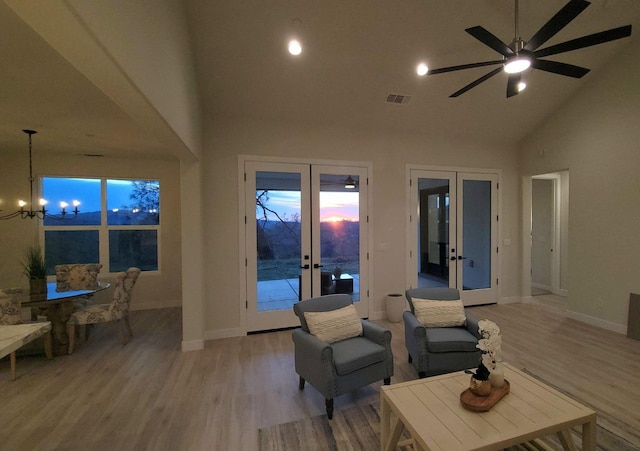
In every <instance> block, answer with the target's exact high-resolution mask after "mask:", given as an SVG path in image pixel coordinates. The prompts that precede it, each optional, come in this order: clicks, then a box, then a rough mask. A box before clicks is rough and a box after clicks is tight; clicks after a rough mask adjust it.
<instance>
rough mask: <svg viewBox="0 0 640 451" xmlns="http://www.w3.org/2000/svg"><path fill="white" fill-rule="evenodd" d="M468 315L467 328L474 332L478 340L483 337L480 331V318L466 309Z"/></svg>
mask: <svg viewBox="0 0 640 451" xmlns="http://www.w3.org/2000/svg"><path fill="white" fill-rule="evenodd" d="M464 314H465V316H466V317H467V330H468V331H469V332H471V333H472V334H473V336H474V337H476V338H477V339H478V340H479V339H480V338H482V337H481V336H480V332H479V331H478V318H476V317H475V316H474V315H473V314H471V313H469V312H468V311H467V310H466V309H465V312H464Z"/></svg>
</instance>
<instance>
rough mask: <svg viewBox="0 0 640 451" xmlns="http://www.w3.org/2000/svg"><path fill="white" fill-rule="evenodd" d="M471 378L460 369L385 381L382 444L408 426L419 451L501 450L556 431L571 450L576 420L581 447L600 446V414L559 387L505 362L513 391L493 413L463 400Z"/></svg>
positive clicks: (393, 442)
mask: <svg viewBox="0 0 640 451" xmlns="http://www.w3.org/2000/svg"><path fill="white" fill-rule="evenodd" d="M469 378H470V376H469V375H468V374H465V373H464V372H462V371H461V372H457V373H450V374H443V375H440V376H434V377H429V378H425V379H419V380H416V381H411V382H404V383H401V384H395V385H385V386H382V387H381V391H380V403H381V405H380V423H381V424H380V426H381V428H380V444H381V449H383V450H393V449H395V448H396V446H398V445H405V444H406V443H400V444H398V440H399V438H400V435H401V434H402V431H403V429H405V428H406V429H407V430H408V432H409V434H410V435H411V439H410V440H409V442H412V443H413V444H414V447H415V448H416V449H418V450H443V451H453V450H471V449H474V450H498V449H502V448H505V447H508V446H514V445H517V444H520V443H524V442H527V441H529V440H532V439H534V438H536V437H542V436H545V435H549V434H554V433H557V434H558V437H559V439H560V441H561V443H562V445H563V447H564V448H565V449H569V450H572V449H575V448H574V445H573V442H572V439H571V435H570V434H569V432H568V429H569V428H570V427H572V426H577V425H581V426H582V449H583V450H595V449H596V413H595V412H594V411H593V410H591V409H589V408H587V407H585V406H583V405H582V404H580V403H579V402H577V401H574V400H573V399H571V398H569V397H567V396H565V395H563V394H562V393H560V392H559V391H557V390H555V389H554V388H552V387H550V386H548V385H546V384H544V383H542V382H540V381H538V380H536V379H534V378H533V377H531V376H529V375H527V374H525V373H523V372H522V371H520V370H518V369H516V368H514V367H513V366H511V365H508V364H505V378H506V379H507V380H509V382H510V384H511V391H510V393H509V394H507V395H506V396H505V397H504V398H502V399H501V400H500V401H498V403H497V404H496V405H495V406H493V408H491V410H489V411H488V412H472V411H470V410H467V409H465V408H464V407H463V406H462V405H461V403H460V393H462V392H463V391H464V390H465V389H466V388H468V387H469ZM391 412H393V414H394V415H395V417H396V418H397V421H396V423H395V425H392V424H391Z"/></svg>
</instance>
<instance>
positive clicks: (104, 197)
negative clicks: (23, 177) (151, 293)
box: [42, 177, 160, 275]
mask: <svg viewBox="0 0 640 451" xmlns="http://www.w3.org/2000/svg"><path fill="white" fill-rule="evenodd" d="M42 194H43V197H44V198H45V199H47V201H48V203H47V210H48V211H49V213H50V214H51V216H47V217H46V218H45V219H44V221H43V223H44V249H45V257H46V260H47V273H48V274H49V275H53V274H55V266H56V265H59V264H65V263H96V262H99V263H102V265H103V268H105V269H107V271H108V272H119V271H124V270H126V269H127V268H129V267H131V266H136V267H138V268H140V269H142V270H143V271H157V270H158V237H159V234H160V183H159V182H158V181H157V180H121V179H104V178H68V177H43V178H42ZM78 202H79V204H78V211H79V212H78V214H77V216H75V217H74V215H73V209H74V204H77V203H78ZM63 209H64V210H63ZM62 211H65V212H66V213H67V214H66V215H62V214H61V213H62Z"/></svg>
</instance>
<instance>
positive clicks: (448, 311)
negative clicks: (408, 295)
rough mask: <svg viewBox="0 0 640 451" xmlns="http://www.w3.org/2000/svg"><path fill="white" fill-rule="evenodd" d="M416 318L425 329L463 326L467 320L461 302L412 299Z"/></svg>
mask: <svg viewBox="0 0 640 451" xmlns="http://www.w3.org/2000/svg"><path fill="white" fill-rule="evenodd" d="M411 301H412V302H413V308H414V310H415V315H416V318H418V321H420V322H421V323H422V325H423V326H426V327H456V326H464V325H465V324H466V322H467V318H466V316H465V314H464V305H463V304H462V301H461V300H457V301H435V300H431V299H420V298H413V299H412V300H411Z"/></svg>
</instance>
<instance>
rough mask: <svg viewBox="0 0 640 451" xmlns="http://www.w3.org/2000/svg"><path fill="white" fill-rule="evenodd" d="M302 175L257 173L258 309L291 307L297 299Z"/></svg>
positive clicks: (298, 289) (298, 290)
mask: <svg viewBox="0 0 640 451" xmlns="http://www.w3.org/2000/svg"><path fill="white" fill-rule="evenodd" d="M300 188H301V178H300V174H299V173H287V172H266V171H264V172H263V171H257V172H256V243H257V249H256V251H257V256H258V261H257V287H256V288H257V298H258V299H257V301H258V311H262V312H264V311H270V310H284V309H291V308H292V306H293V304H294V303H295V302H297V301H298V300H300V292H301V291H300V288H301V286H300V285H301V283H302V282H301V273H300V261H301V260H300V255H301V249H300V247H301V246H300V244H301V243H300V237H301V230H302V229H301V219H300V218H301V191H300Z"/></svg>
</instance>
